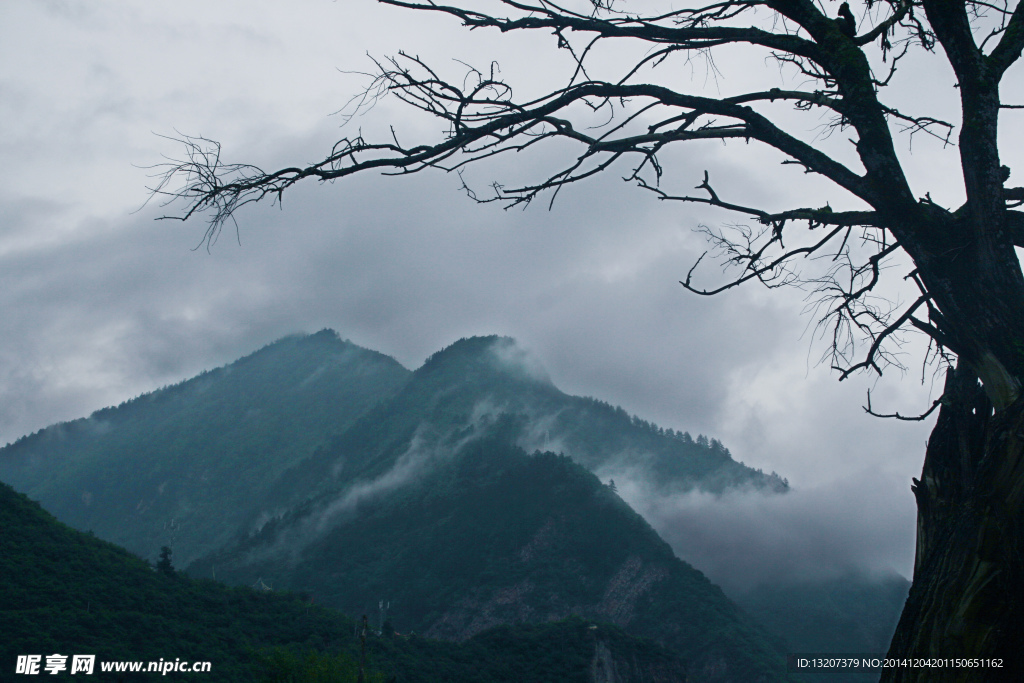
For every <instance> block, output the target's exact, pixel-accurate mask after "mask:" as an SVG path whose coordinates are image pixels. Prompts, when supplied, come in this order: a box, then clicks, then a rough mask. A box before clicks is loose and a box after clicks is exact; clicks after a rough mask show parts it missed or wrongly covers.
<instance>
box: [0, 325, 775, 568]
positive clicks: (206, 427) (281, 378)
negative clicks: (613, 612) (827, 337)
mask: <svg viewBox="0 0 1024 683" xmlns="http://www.w3.org/2000/svg"><path fill="white" fill-rule="evenodd" d="M499 414H512V415H516V416H517V417H518V418H519V421H518V424H519V432H518V433H517V434H516V435H515V440H516V442H517V443H518V444H519V445H521V446H523V447H524V448H526V449H527V450H529V451H532V450H537V449H539V450H551V451H555V452H562V453H565V454H567V455H570V456H571V457H572V458H573V459H574V460H576V461H577V462H580V463H581V464H583V465H584V466H585V467H587V468H588V469H591V470H592V471H594V472H596V473H598V474H599V475H600V476H602V477H618V478H619V479H620V481H621V480H622V479H623V478H631V479H633V480H638V481H642V482H644V484H645V485H646V486H648V487H652V488H659V489H676V490H686V489H689V488H694V487H697V488H701V489H704V490H707V491H713V492H720V491H722V490H724V489H726V488H729V487H745V486H749V487H754V488H760V489H766V490H771V491H778V492H784V491H785V490H786V489H787V485H786V483H785V481H784V480H782V479H781V478H779V477H778V476H777V475H775V474H774V473H772V474H771V475H765V474H763V473H761V472H759V471H756V470H752V469H750V468H748V467H746V466H744V465H743V464H742V463H738V462H736V461H735V460H733V459H732V457H731V455H730V454H729V452H728V450H727V449H726V448H725V447H724V446H722V445H721V443H719V442H718V441H716V440H714V439H711V440H710V441H709V440H708V439H707V438H706V437H703V436H699V437H698V438H697V439H696V440H694V439H692V438H691V437H690V435H689V434H679V433H676V432H674V431H673V430H668V431H667V432H666V431H665V430H663V429H660V428H658V427H657V426H655V425H652V424H650V423H648V422H646V421H644V420H641V419H639V418H637V417H631V416H629V415H628V414H627V413H626V412H625V411H624V410H622V409H621V408H614V407H612V406H610V405H608V404H607V403H602V402H600V401H597V400H594V399H589V398H580V397H575V396H569V395H566V394H565V393H563V392H561V391H559V390H558V388H557V387H555V386H554V385H553V384H552V383H551V381H550V379H548V377H547V375H546V373H544V371H543V369H542V368H541V367H540V365H539V364H538V363H537V362H536V361H534V360H533V359H532V358H531V356H530V355H529V354H528V353H526V352H525V351H523V350H521V349H520V348H519V347H518V346H516V344H515V342H514V341H513V340H511V339H508V338H500V337H474V338H470V339H463V340H460V341H458V342H456V343H455V344H452V345H451V346H450V347H448V348H447V349H444V350H443V351H440V352H438V353H436V354H434V355H433V356H432V357H431V358H430V359H428V361H427V362H426V363H424V365H423V366H422V367H421V368H419V369H418V370H416V371H415V372H410V371H408V370H406V369H405V368H403V367H402V366H401V365H399V364H398V362H397V361H395V360H394V359H392V358H390V357H388V356H384V355H382V354H380V353H377V352H374V351H370V350H367V349H363V348H360V347H358V346H356V345H355V344H352V343H351V342H347V341H343V340H341V339H340V338H339V337H338V335H337V334H336V333H335V332H333V331H331V330H324V331H321V332H318V333H317V334H313V335H295V336H292V337H287V338H285V339H282V340H280V341H278V342H275V343H273V344H270V345H269V346H266V347H264V348H263V349H261V350H259V351H257V352H255V353H253V354H251V355H249V356H246V357H245V358H242V359H240V360H238V361H236V362H234V363H232V364H230V365H227V366H225V367H222V368H218V369H216V370H213V371H210V372H206V373H203V374H201V375H199V376H198V377H195V378H193V379H190V380H187V381H184V382H182V383H180V384H177V385H175V386H172V387H167V388H164V389H160V390H157V391H154V392H152V393H149V394H145V395H143V396H140V397H138V398H135V399H133V400H131V401H127V402H125V403H122V404H121V405H120V406H117V407H111V408H105V409H103V410H98V411H96V412H95V413H93V414H92V415H91V416H89V417H88V418H85V419H79V420H75V421H72V422H67V423H62V424H58V425H54V426H52V427H48V428H46V429H43V430H40V431H38V432H36V433H35V434H32V435H30V436H27V437H23V438H21V439H19V440H18V441H16V442H15V443H13V444H9V445H8V446H6V447H5V448H3V449H0V481H4V482H7V483H8V484H11V485H12V486H14V487H15V489H17V490H19V491H23V492H25V493H27V494H29V495H30V496H31V497H32V498H33V499H36V500H39V501H40V502H41V503H42V504H43V506H44V507H45V508H46V509H47V510H49V511H50V512H52V513H53V514H54V515H56V516H57V518H58V519H60V520H62V521H64V522H66V523H67V524H70V525H71V526H73V527H75V528H78V529H81V530H83V531H85V530H91V531H93V532H95V533H96V534H97V535H98V536H99V537H101V538H104V539H106V540H109V541H112V542H114V543H117V544H119V545H122V546H124V547H126V548H127V549H128V550H130V551H132V552H134V553H137V554H139V555H141V556H143V557H146V558H150V559H155V558H156V555H157V553H158V552H159V549H160V547H161V546H164V545H169V546H172V547H173V548H174V550H175V554H176V556H177V557H178V558H179V560H180V562H181V563H183V564H185V563H188V562H190V561H192V560H193V559H196V558H198V557H200V556H202V555H204V554H206V553H209V552H212V551H213V550H215V549H216V548H219V547H221V546H222V545H223V544H224V543H226V542H227V541H228V540H230V539H231V538H233V537H234V536H235V535H236V534H238V533H249V532H251V531H253V530H255V529H258V528H259V527H260V526H261V525H262V524H263V523H265V522H266V521H267V520H268V519H271V518H273V517H275V516H278V515H280V514H282V513H283V512H284V511H285V510H287V509H290V508H291V507H292V506H294V505H297V504H300V503H301V502H302V501H304V500H306V499H308V498H311V497H314V496H315V495H318V494H319V493H323V492H324V491H327V490H333V489H335V488H337V487H339V486H344V485H346V484H350V483H353V482H355V481H357V480H359V479H360V478H366V477H371V478H372V477H373V476H374V468H377V469H379V468H385V469H386V468H389V467H390V466H391V465H392V464H393V461H394V459H395V458H397V457H399V456H400V455H401V454H402V453H403V452H405V451H406V450H407V449H408V448H409V446H410V444H411V443H413V441H414V440H416V442H417V443H425V442H429V441H431V440H436V439H437V438H438V436H439V435H445V434H450V433H455V432H460V431H461V432H463V433H466V434H468V433H470V432H472V430H473V428H474V425H475V424H477V423H478V422H479V421H480V420H484V419H490V418H493V417H494V416H495V415H499ZM364 468H368V469H365V471H364Z"/></svg>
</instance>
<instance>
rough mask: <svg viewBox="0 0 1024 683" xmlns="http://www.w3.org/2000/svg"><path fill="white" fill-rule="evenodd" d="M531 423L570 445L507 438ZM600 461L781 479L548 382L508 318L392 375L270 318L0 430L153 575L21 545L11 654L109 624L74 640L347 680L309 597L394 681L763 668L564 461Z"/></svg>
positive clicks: (606, 494) (42, 491)
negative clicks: (65, 411) (141, 390)
mask: <svg viewBox="0 0 1024 683" xmlns="http://www.w3.org/2000/svg"><path fill="white" fill-rule="evenodd" d="M546 444H553V445H557V446H558V447H559V448H563V447H564V449H565V451H566V452H567V453H568V454H569V455H571V456H572V457H571V458H570V457H568V456H567V455H556V454H554V453H550V452H537V453H536V454H535V455H529V454H528V453H527V451H526V450H524V448H523V446H527V447H529V449H530V450H533V449H534V448H535V447H537V446H545V445H546ZM541 450H543V449H541ZM614 467H623V468H626V469H628V470H630V471H631V473H632V475H633V476H634V477H641V478H643V477H646V478H648V480H649V482H650V483H651V485H652V486H654V485H657V486H662V487H668V488H672V489H679V490H684V489H689V488H693V487H700V488H704V489H706V490H709V491H721V490H724V489H725V488H727V487H730V486H752V487H757V488H767V489H769V490H774V491H779V492H784V491H785V490H786V488H787V487H786V484H785V482H784V481H783V480H782V479H780V478H779V477H778V476H776V475H774V474H772V475H764V474H763V473H761V472H758V471H755V470H751V469H750V468H747V467H746V466H744V465H743V464H742V463H738V462H736V461H735V460H733V459H732V457H731V455H730V454H729V452H728V450H727V449H726V448H725V447H724V446H723V445H722V444H721V443H719V442H718V441H716V440H714V439H708V438H707V437H704V436H698V437H697V438H696V439H694V438H691V437H690V435H689V434H679V433H676V432H674V431H672V430H668V431H665V430H663V429H661V428H659V427H657V426H656V425H652V424H650V423H648V422H646V421H644V420H641V419H639V418H636V417H631V416H629V415H628V414H627V413H626V412H625V411H624V410H622V409H621V408H614V407H612V406H610V405H608V404H605V403H602V402H600V401H596V400H593V399H583V398H577V397H571V396H567V395H566V394H564V393H562V392H561V391H559V390H558V389H557V388H556V387H555V386H554V385H553V384H552V383H551V382H550V380H549V379H548V378H547V376H546V375H545V374H544V373H543V371H542V370H541V369H539V368H538V367H537V366H536V364H535V363H534V362H532V361H531V360H530V358H529V357H528V356H526V355H525V354H524V353H523V352H522V351H520V350H519V349H518V348H517V347H516V346H515V344H514V342H512V340H509V339H504V338H498V337H483V338H472V339H464V340H460V341H459V342H457V343H455V344H453V345H452V346H450V347H448V348H447V349H444V350H442V351H440V352H438V353H437V354H434V356H432V357H431V358H430V359H429V360H428V361H427V362H426V363H425V364H424V365H423V367H421V368H420V369H419V370H417V371H416V372H414V373H409V372H408V371H407V370H405V369H404V368H402V367H401V366H399V365H398V364H397V363H396V362H395V361H393V360H392V359H390V358H387V357H385V356H381V355H380V354H376V353H374V352H371V351H366V350H364V349H360V348H358V347H355V346H353V345H351V344H349V343H348V342H343V341H341V340H340V339H338V337H337V335H336V334H334V333H333V332H330V331H324V332H321V333H318V334H316V335H312V336H297V337H289V338H286V339H284V340H281V341H280V342H277V343H275V344H272V345H270V346H268V347H265V348H264V349H262V350H261V351H258V352H256V353H254V354H252V355H251V356H248V357H246V358H243V359H242V360H240V361H237V362H236V363H233V364H231V365H230V366H226V367H225V368H221V369H219V370H215V371H213V372H209V373H204V374H203V375H201V376H200V377H197V378H195V379H192V380H189V381H187V382H183V383H182V384H179V385H176V386H174V387H170V388H167V389H162V390H160V391H157V392H154V393H152V394H148V395H146V396H142V397H140V398H138V399H134V400H133V401H129V402H127V403H125V404H122V405H121V406H119V407H117V408H111V409H105V410H102V411H98V412H97V413H94V414H93V415H92V416H91V417H90V418H89V419H87V420H78V421H75V422H71V423H67V424H63V425H57V426H55V427H52V428H49V429H46V430H42V431H41V432H38V433H36V434H34V435H32V436H30V437H26V438H24V439H21V440H19V441H18V442H16V443H15V444H12V445H9V446H8V447H7V448H5V449H2V450H0V478H3V479H6V480H9V481H11V482H14V483H16V484H17V486H18V487H20V488H22V489H24V490H26V491H27V492H28V493H29V494H30V495H32V496H33V497H37V498H40V499H42V500H43V502H44V504H46V505H48V506H52V507H53V510H54V512H55V514H57V515H58V516H59V517H61V518H62V519H64V520H65V521H67V522H68V523H69V524H71V525H73V526H77V527H78V528H80V529H94V530H95V531H96V533H97V534H98V535H99V536H101V537H103V538H106V539H108V540H113V541H115V542H119V543H123V544H126V545H128V547H129V548H130V549H131V550H133V551H134V552H138V553H140V554H142V555H143V556H145V557H147V558H150V559H151V560H156V558H157V555H158V554H159V556H160V560H159V562H158V563H157V568H158V570H157V571H154V570H153V569H152V568H150V567H149V565H147V564H146V563H144V562H142V561H140V560H138V559H136V558H134V557H132V556H130V555H128V554H127V553H125V552H124V551H121V550H119V549H117V548H114V547H113V546H105V545H95V544H99V543H100V542H99V541H97V540H96V539H88V542H87V543H88V544H93V545H87V547H88V548H89V550H88V552H85V554H86V555H90V554H92V555H96V557H92V558H91V559H89V561H88V562H87V563H86V564H87V565H88V566H89V567H90V569H89V570H88V571H86V572H84V573H77V574H76V573H74V572H71V573H69V572H68V571H66V566H65V567H64V568H61V567H57V566H51V564H52V563H50V564H47V563H46V562H43V563H41V565H40V566H41V567H42V568H41V570H40V572H39V576H38V579H39V580H40V581H42V582H43V583H44V584H45V585H42V586H40V585H35V584H32V585H26V587H24V590H23V591H22V592H23V593H24V596H33V597H31V599H28V600H26V601H20V600H17V599H13V598H12V602H10V603H9V604H8V606H7V609H8V611H9V614H8V615H6V616H9V617H10V619H9V620H8V623H10V624H11V626H10V627H9V629H10V630H9V633H10V634H11V635H12V636H13V635H15V634H20V635H18V636H17V637H18V638H20V640H18V641H16V642H17V644H18V645H19V646H22V647H27V646H28V645H30V644H31V643H36V644H35V645H34V646H33V647H34V648H35V649H29V650H25V651H26V652H38V651H39V648H40V647H41V646H40V644H39V643H40V642H41V643H45V644H47V646H48V647H47V648H43V649H50V650H52V651H59V647H63V645H62V643H63V644H69V643H71V644H73V643H78V642H79V641H78V640H77V635H76V634H80V633H85V632H86V631H88V632H90V633H99V634H107V635H103V636H96V635H94V636H91V637H90V638H91V639H86V640H85V641H82V642H83V643H85V644H86V645H89V646H90V647H94V648H95V649H96V650H97V654H100V653H102V654H103V656H104V657H106V658H107V659H132V660H142V659H159V658H160V657H166V656H168V655H169V654H170V653H173V654H172V655H171V656H174V657H181V658H182V659H185V658H186V657H194V658H195V659H205V660H210V661H222V662H234V663H236V664H235V665H231V666H235V667H236V668H235V669H231V666H229V665H227V664H224V665H223V667H226V668H225V669H224V670H225V671H227V672H229V673H230V675H235V673H232V672H237V675H238V676H243V675H252V676H263V677H264V679H266V680H288V676H298V677H299V678H301V677H302V676H306V678H309V677H315V676H334V677H335V678H339V679H340V680H345V677H346V676H349V675H350V673H351V666H350V664H351V662H352V661H354V660H353V659H352V658H353V657H355V656H356V649H354V648H356V640H355V635H354V634H355V626H354V624H353V623H352V622H351V621H350V620H348V619H347V618H345V617H342V616H340V615H338V614H336V613H333V612H330V611H329V610H323V609H321V607H328V608H338V609H341V610H343V611H344V612H345V613H346V614H349V615H353V616H355V615H361V614H368V615H370V616H371V617H372V619H373V620H375V621H374V625H375V627H376V629H377V630H379V631H380V632H381V635H373V636H372V637H371V639H370V641H371V642H369V643H368V645H367V647H368V651H369V654H368V656H369V657H370V660H371V664H372V665H373V667H374V668H375V670H377V671H379V672H382V673H383V674H384V675H386V676H388V677H391V676H398V680H410V681H412V680H423V681H428V680H438V679H437V678H431V676H436V675H437V672H438V671H446V672H448V673H446V674H445V676H446V677H447V678H445V679H444V680H453V681H458V680H467V681H469V680H473V681H479V680H494V681H503V680H576V679H579V677H580V676H583V675H584V673H581V672H584V671H590V669H588V668H587V667H590V666H605V667H607V666H612V664H614V665H615V666H616V667H618V668H617V669H616V670H617V671H619V673H622V672H623V671H634V670H635V673H636V675H637V676H640V678H639V679H638V680H644V679H643V676H648V673H649V672H651V671H655V670H657V667H658V666H662V665H664V667H667V668H665V669H664V670H665V671H673V672H679V671H686V672H687V676H689V678H690V679H691V680H703V681H723V682H724V681H748V680H749V681H754V680H762V681H770V680H780V679H781V678H782V677H783V676H784V674H783V673H782V667H783V664H784V660H783V658H782V650H781V647H780V645H779V644H778V643H777V642H775V641H773V640H772V639H771V638H769V637H768V636H766V635H765V632H764V631H762V630H761V629H760V628H759V627H757V626H755V625H754V624H753V622H752V621H751V620H749V619H748V618H747V617H746V616H745V615H744V614H743V613H742V612H740V611H739V610H737V608H736V607H735V606H734V605H733V604H732V603H731V602H730V601H729V600H728V599H727V598H726V597H725V596H724V595H723V594H722V592H721V591H720V590H719V589H718V588H717V587H716V586H714V585H712V584H711V583H710V582H709V581H708V580H707V579H706V578H705V577H704V576H703V575H702V574H701V573H700V572H698V571H696V570H694V569H693V568H692V567H690V566H689V565H687V564H685V563H684V562H682V561H680V560H679V559H678V558H676V557H675V556H674V554H673V552H672V550H671V549H670V548H669V546H668V545H667V544H665V543H664V541H662V540H661V539H660V538H659V537H658V535H657V534H656V533H655V532H654V531H653V530H652V529H651V528H650V527H649V526H648V525H647V524H646V522H644V521H643V519H641V518H640V517H639V515H637V514H636V513H635V512H634V511H633V510H632V509H630V508H629V506H628V505H626V504H625V503H624V502H623V501H622V500H621V499H620V498H619V497H618V496H617V495H616V493H615V492H614V491H613V490H612V489H611V488H610V487H607V486H604V485H603V484H602V483H601V482H600V481H599V480H598V479H597V478H596V477H595V476H594V475H593V474H591V473H590V472H589V471H588V470H587V469H585V468H589V469H590V470H594V471H598V470H600V471H605V470H607V469H609V468H614ZM615 476H616V478H618V476H619V475H618V474H616V475H615ZM49 521H50V522H52V520H49ZM61 528H62V529H63V531H62V532H61V533H63V534H65V535H67V534H71V533H72V532H71V531H70V529H67V528H65V527H61ZM84 538H86V537H85V536H82V535H79V536H77V537H74V538H71V537H66V538H65V540H67V541H68V542H69V543H71V544H72V545H74V544H79V546H80V547H79V551H81V552H79V554H78V555H76V556H75V557H76V558H77V559H71V558H70V556H69V559H68V560H67V563H65V564H67V565H69V566H70V565H73V564H75V563H79V564H81V562H82V560H81V557H82V552H84V551H83V547H81V544H82V543H86V541H83V540H81V539H84ZM75 539H77V540H75ZM23 540H24V539H23ZM26 542H27V541H26ZM29 545H30V546H31V548H28V549H26V548H25V547H23V548H20V549H14V550H13V551H12V552H13V556H14V557H19V556H20V557H23V558H26V557H27V558H31V557H34V555H33V553H34V552H36V551H37V550H39V549H38V548H36V547H35V546H32V544H31V543H30V544H29ZM57 545H59V544H57ZM97 548H105V550H102V551H100V550H97ZM66 550H67V549H65V550H63V551H61V552H64V551H66ZM172 550H173V560H174V562H173V564H172V561H171V560H172ZM68 552H70V551H68ZM112 553H113V554H112ZM114 556H116V557H117V558H119V559H117V560H116V561H114V560H110V559H109V557H114ZM105 557H107V558H108V559H103V558H105ZM197 558H198V559H197ZM193 560H195V561H193ZM21 561H22V562H23V564H24V565H25V566H29V565H32V564H33V563H35V560H34V559H28V560H21ZM89 563H91V564H89ZM133 563H134V564H133ZM83 566H85V565H83ZM175 566H177V567H178V569H179V570H180V569H181V568H182V567H187V568H188V574H189V575H190V576H194V577H202V578H203V579H214V578H215V579H220V580H226V581H229V582H230V583H233V584H235V585H237V586H240V588H235V589H227V588H224V587H223V586H220V585H219V584H215V583H213V582H212V581H205V582H197V581H196V580H193V579H190V578H188V577H186V576H185V575H183V574H182V573H181V572H180V571H176V570H175ZM99 567H105V569H99ZM93 575H102V576H104V577H105V578H104V579H103V580H102V581H101V580H100V579H97V578H89V581H90V582H91V583H94V584H95V587H91V588H86V587H85V586H86V584H84V583H81V582H80V581H79V579H84V578H86V577H92V576H93ZM254 585H256V586H261V587H262V586H268V587H272V588H273V589H274V592H268V591H253V590H252V589H251V588H250V587H252V586H254ZM50 589H53V590H52V591H51V592H50V593H48V592H47V591H48V590H50ZM117 590H121V591H122V592H121V593H117V592H116V591H117ZM281 590H294V591H303V592H305V594H306V595H307V597H306V598H305V599H304V600H299V599H297V598H294V597H291V598H288V597H282V596H279V595H278V594H277V591H281ZM53 591H56V592H53ZM61 591H63V593H61ZM96 591H99V593H97V592H96ZM101 594H108V595H109V596H115V595H116V596H119V597H116V599H115V598H113V597H105V598H103V599H101V600H100V599H97V598H96V595H101ZM381 600H384V601H386V602H387V603H388V604H389V605H390V611H389V613H388V616H389V617H390V628H384V624H383V622H384V615H383V613H382V611H380V610H378V604H379V602H380V601H381ZM83 601H84V603H83ZM119 601H120V602H119ZM150 601H152V602H150ZM311 601H315V603H316V604H315V605H312V604H311ZM33 605H34V606H33ZM55 606H59V607H55ZM55 609H56V610H59V614H60V618H59V619H56V618H54V614H56V613H55V612H54V610H55ZM33 610H42V611H41V612H38V613H36V612H33ZM83 610H84V611H83ZM97 610H99V611H97ZM289 610H290V611H289ZM235 612H237V614H235ZM98 615H103V616H98ZM179 615H180V616H181V619H179V618H178V616H179ZM574 618H575V619H576V621H573V619H574ZM566 620H569V621H566ZM44 622H46V623H49V624H50V625H46V624H45V623H44ZM595 622H596V623H601V624H602V625H601V626H600V629H602V630H601V633H602V634H607V635H602V637H601V638H600V639H595V634H593V633H592V629H591V628H590V627H591V626H592V625H593V624H594V623H595ZM58 624H59V625H58ZM502 627H504V628H505V630H501V628H502ZM495 628H498V629H499V630H494V629H495ZM75 629H77V631H76V630H75ZM105 629H109V633H108V631H106V630H105ZM394 629H397V630H398V632H399V633H398V634H394V633H393V631H394ZM546 629H548V630H546ZM154 632H159V633H160V634H163V635H161V636H160V637H159V638H155V639H150V640H146V639H147V638H150V636H149V634H150V633H154ZM412 633H418V634H420V636H412V635H411V634H412ZM111 634H112V635H111ZM0 635H2V634H0ZM26 638H27V639H28V640H26ZM96 638H100V640H98V641H97V640H96ZM103 638H108V639H109V642H107V640H103ZM437 638H444V639H447V640H450V641H457V642H461V643H462V644H461V645H456V644H454V642H453V643H450V644H444V643H439V642H437V641H436V640H434V639H437ZM638 638H641V639H642V638H647V639H649V640H646V641H641V640H638ZM40 639H41V640H40ZM531 639H532V640H531ZM29 641H31V643H30V642H29ZM143 641H145V642H143ZM12 642H15V641H12ZM211 643H212V645H211ZM642 643H646V644H642ZM115 644H119V645H116V646H115ZM172 645H173V647H172ZM179 645H180V647H179ZM101 646H102V647H106V648H107V649H108V650H109V652H108V651H107V650H102V648H101ZM81 647H82V645H78V646H76V649H78V651H82V650H81ZM55 648H58V649H55ZM210 652H213V654H209V653H210ZM203 653H207V654H205V655H204V654H203ZM467 653H468V654H467ZM516 653H518V654H516ZM602 653H604V654H602ZM623 653H625V654H623ZM659 653H660V654H659ZM623 657H627V659H623ZM630 657H632V658H633V659H629V658H630ZM346 658H347V659H346ZM510 658H511V659H510ZM651 658H653V659H651ZM659 658H660V659H659ZM627 660H628V661H627ZM254 662H258V663H260V664H259V665H260V666H261V667H262V668H261V669H259V670H258V671H257V670H256V669H253V668H252V667H253V666H255V664H253V663H254ZM484 662H486V663H487V664H486V666H491V664H490V663H495V664H494V666H493V671H492V673H487V674H486V676H490V677H491V678H489V679H488V678H486V677H483V676H485V674H484V673H482V671H483V669H481V667H484V666H485V665H484V664H483V663H484ZM595 662H596V663H595ZM629 662H632V664H631V663H629ZM657 662H662V664H657ZM498 663H502V664H500V665H499V664H498ZM584 663H586V666H584ZM346 667H348V668H346ZM581 667H582V668H581ZM630 667H633V668H632V669H630ZM651 667H654V668H653V669H652V668H651ZM485 668H486V667H485ZM488 670H489V669H488ZM507 671H521V672H528V673H529V676H530V678H528V679H516V678H509V674H506V673H502V672H507ZM242 672H245V673H244V674H243V673H242ZM296 672H300V673H296ZM301 672H305V673H301ZM346 672H348V673H346ZM545 672H546V673H545ZM642 672H648V673H642ZM225 675H227V674H225ZM587 675H589V674H587ZM595 675H596V674H595ZM651 675H653V674H651ZM666 675H667V676H668V677H669V678H670V679H671V678H673V677H676V678H678V676H676V674H672V675H668V674H666ZM542 676H548V678H543V677H542ZM574 677H575V678H574ZM655 677H656V676H655ZM648 678H650V676H648ZM225 680H231V679H227V678H226V679H225ZM580 680H582V679H580ZM624 680H628V678H627V679H624Z"/></svg>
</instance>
